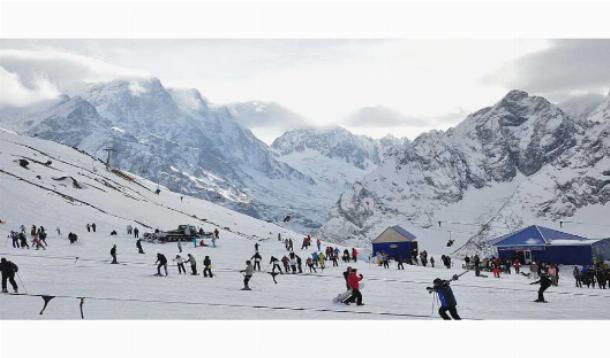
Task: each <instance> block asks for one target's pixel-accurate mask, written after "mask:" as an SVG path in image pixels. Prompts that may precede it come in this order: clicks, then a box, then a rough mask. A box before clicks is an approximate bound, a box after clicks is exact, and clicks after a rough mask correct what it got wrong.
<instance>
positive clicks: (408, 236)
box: [392, 225, 416, 241]
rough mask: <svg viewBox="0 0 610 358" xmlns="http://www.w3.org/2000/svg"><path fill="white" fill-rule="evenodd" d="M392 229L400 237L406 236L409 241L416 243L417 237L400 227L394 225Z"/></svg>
mask: <svg viewBox="0 0 610 358" xmlns="http://www.w3.org/2000/svg"><path fill="white" fill-rule="evenodd" d="M392 229H394V231H396V232H397V233H399V234H400V235H402V236H404V238H406V239H408V240H409V241H414V240H415V239H416V237H415V235H413V234H411V233H410V232H408V231H407V230H405V229H403V228H402V226H400V225H394V226H392Z"/></svg>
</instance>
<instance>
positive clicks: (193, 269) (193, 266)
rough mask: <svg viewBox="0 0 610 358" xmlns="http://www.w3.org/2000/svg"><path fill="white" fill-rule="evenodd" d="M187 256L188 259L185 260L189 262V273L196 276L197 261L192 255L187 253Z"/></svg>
mask: <svg viewBox="0 0 610 358" xmlns="http://www.w3.org/2000/svg"><path fill="white" fill-rule="evenodd" d="M187 256H188V259H187V260H186V261H187V262H188V263H190V264H191V275H193V276H196V275H197V261H196V260H195V258H194V257H193V255H191V254H187Z"/></svg>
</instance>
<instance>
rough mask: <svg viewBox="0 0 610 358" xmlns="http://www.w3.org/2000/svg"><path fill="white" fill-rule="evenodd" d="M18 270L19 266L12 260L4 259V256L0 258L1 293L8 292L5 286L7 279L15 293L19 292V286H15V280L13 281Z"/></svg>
mask: <svg viewBox="0 0 610 358" xmlns="http://www.w3.org/2000/svg"><path fill="white" fill-rule="evenodd" d="M18 271H19V267H18V266H17V265H15V264H14V263H13V262H11V261H9V260H7V259H5V258H4V257H3V258H2V259H0V272H1V273H2V293H8V289H7V287H6V283H7V281H8V282H9V283H10V284H11V286H12V287H13V290H14V291H15V293H19V286H17V282H15V274H16V273H17V272H18Z"/></svg>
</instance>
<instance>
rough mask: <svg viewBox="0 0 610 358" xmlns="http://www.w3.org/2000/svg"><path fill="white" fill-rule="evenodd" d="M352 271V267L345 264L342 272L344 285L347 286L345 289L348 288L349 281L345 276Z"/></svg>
mask: <svg viewBox="0 0 610 358" xmlns="http://www.w3.org/2000/svg"><path fill="white" fill-rule="evenodd" d="M351 272H352V267H351V266H347V269H346V270H345V272H343V278H344V279H345V287H347V289H348V290H349V289H350V287H349V283H348V281H347V278H348V277H349V274H350V273H351Z"/></svg>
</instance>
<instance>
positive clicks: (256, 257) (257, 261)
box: [250, 247, 263, 271]
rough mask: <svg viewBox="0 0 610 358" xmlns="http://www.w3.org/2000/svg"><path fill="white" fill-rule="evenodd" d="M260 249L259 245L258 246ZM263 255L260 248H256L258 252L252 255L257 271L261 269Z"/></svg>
mask: <svg viewBox="0 0 610 358" xmlns="http://www.w3.org/2000/svg"><path fill="white" fill-rule="evenodd" d="M256 248H257V249H258V247H256ZM262 259H263V258H262V256H261V254H259V253H258V250H256V252H255V253H254V255H252V257H251V258H250V260H254V269H255V270H257V271H260V270H261V261H262Z"/></svg>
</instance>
